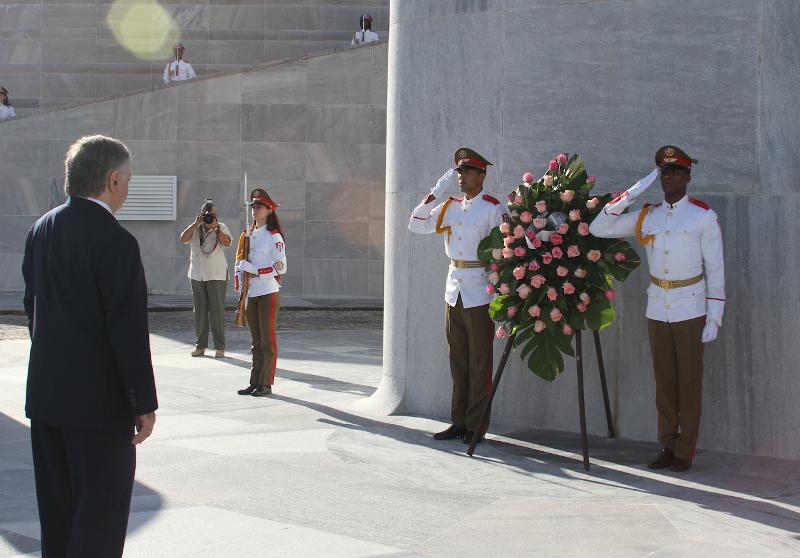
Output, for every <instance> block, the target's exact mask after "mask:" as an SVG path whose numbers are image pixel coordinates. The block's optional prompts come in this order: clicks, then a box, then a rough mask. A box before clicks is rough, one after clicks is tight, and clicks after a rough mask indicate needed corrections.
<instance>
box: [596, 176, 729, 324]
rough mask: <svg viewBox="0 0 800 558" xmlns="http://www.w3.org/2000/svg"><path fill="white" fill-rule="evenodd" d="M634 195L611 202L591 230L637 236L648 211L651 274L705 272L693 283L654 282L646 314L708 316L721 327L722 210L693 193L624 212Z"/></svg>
mask: <svg viewBox="0 0 800 558" xmlns="http://www.w3.org/2000/svg"><path fill="white" fill-rule="evenodd" d="M634 188H635V186H634ZM631 190H633V188H631V189H630V190H629V192H630V191H631ZM626 193H627V192H626ZM632 197H633V196H626V195H625V194H622V196H620V197H618V198H617V199H615V200H612V201H611V202H609V203H608V204H607V205H606V206H605V207H604V208H603V211H601V212H600V214H598V216H597V217H596V218H595V220H594V221H593V222H592V224H591V225H590V227H589V231H590V232H591V233H592V234H593V235H595V236H598V237H602V238H619V237H624V236H635V235H636V234H637V231H636V229H637V222H638V221H639V218H640V216H641V214H642V212H645V215H644V218H643V220H642V224H641V231H640V232H639V236H640V238H643V239H646V240H649V242H646V243H645V244H642V245H641V246H642V248H643V249H644V251H645V252H646V254H647V262H648V264H649V266H650V275H651V279H652V278H656V279H664V280H667V281H680V280H687V279H691V278H694V277H697V276H699V275H701V274H703V275H704V279H703V280H701V281H699V282H697V283H695V284H693V285H689V286H685V287H677V288H670V289H664V288H662V287H661V286H659V285H656V284H654V283H653V282H652V281H651V283H650V286H649V287H648V288H647V314H646V315H647V317H648V318H650V319H652V320H658V321H661V322H681V321H684V320H690V319H692V318H697V317H700V316H703V315H705V316H706V323H708V322H715V323H716V324H717V326H720V327H721V326H722V313H723V311H724V309H725V271H724V264H723V258H722V233H721V231H720V228H719V221H718V220H717V214H716V213H714V211H713V210H712V209H711V208H710V207H709V206H708V205H707V204H706V203H705V202H702V201H700V200H697V199H694V198H690V197H688V196H684V197H683V198H681V199H680V200H679V201H677V202H675V203H674V204H672V205H670V204H668V203H666V202H662V203H659V204H656V205H653V206H650V205H648V204H645V207H644V208H643V209H642V211H641V212H640V211H636V212H630V213H625V214H623V213H622V212H623V211H624V210H625V208H626V207H628V205H630V203H631V202H632V199H631V198H632ZM648 236H650V237H651V238H650V239H648V238H647V237H648Z"/></svg>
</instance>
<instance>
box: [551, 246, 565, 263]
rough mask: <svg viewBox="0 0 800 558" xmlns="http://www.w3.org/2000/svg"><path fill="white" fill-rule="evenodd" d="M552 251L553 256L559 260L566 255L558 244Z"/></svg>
mask: <svg viewBox="0 0 800 558" xmlns="http://www.w3.org/2000/svg"><path fill="white" fill-rule="evenodd" d="M550 253H551V254H553V258H555V259H557V260H560V259H561V258H562V257H563V256H564V252H562V251H561V248H559V247H558V246H556V247H555V248H553V249H552V250H550Z"/></svg>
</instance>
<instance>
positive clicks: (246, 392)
mask: <svg viewBox="0 0 800 558" xmlns="http://www.w3.org/2000/svg"><path fill="white" fill-rule="evenodd" d="M255 390H256V386H253V385H250V386H247V387H246V388H244V389H240V390H238V391H237V392H236V393H238V394H239V395H250V394H251V393H253V392H254V391H255Z"/></svg>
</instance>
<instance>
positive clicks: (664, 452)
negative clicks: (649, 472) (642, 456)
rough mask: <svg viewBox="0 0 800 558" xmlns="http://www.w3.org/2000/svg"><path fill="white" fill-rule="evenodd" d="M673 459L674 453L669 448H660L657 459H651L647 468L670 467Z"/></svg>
mask: <svg viewBox="0 0 800 558" xmlns="http://www.w3.org/2000/svg"><path fill="white" fill-rule="evenodd" d="M674 458H675V452H674V451H672V450H671V449H669V448H661V453H659V454H658V457H656V458H655V459H653V460H652V461H651V462H650V463H649V464H648V465H647V467H648V468H650V469H666V468H667V467H669V466H670V465H672V460H673V459H674Z"/></svg>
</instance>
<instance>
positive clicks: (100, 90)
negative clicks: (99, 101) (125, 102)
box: [94, 71, 152, 98]
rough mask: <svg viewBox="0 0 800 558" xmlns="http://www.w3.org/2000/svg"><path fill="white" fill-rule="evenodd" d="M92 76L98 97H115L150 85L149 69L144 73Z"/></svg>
mask: <svg viewBox="0 0 800 558" xmlns="http://www.w3.org/2000/svg"><path fill="white" fill-rule="evenodd" d="M94 78H95V82H96V91H95V95H96V96H97V97H98V98H103V97H116V96H119V95H123V94H125V93H129V92H131V91H135V90H137V89H145V88H147V87H150V84H151V83H152V78H151V77H150V72H149V71H148V72H147V73H144V74H141V73H139V74H135V75H130V74H119V75H113V74H111V75H109V74H102V75H97V76H94Z"/></svg>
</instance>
